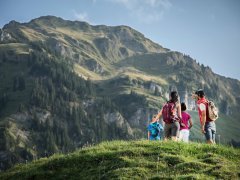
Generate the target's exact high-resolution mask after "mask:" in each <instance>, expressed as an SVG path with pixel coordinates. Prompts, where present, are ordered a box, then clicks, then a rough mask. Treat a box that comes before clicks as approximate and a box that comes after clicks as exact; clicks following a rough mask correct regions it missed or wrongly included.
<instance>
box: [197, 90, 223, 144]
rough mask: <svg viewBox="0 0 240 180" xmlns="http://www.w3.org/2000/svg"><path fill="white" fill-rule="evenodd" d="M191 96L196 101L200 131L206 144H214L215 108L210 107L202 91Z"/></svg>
mask: <svg viewBox="0 0 240 180" xmlns="http://www.w3.org/2000/svg"><path fill="white" fill-rule="evenodd" d="M192 96H193V98H194V99H196V100H197V106H198V114H199V119H200V124H201V131H202V133H203V134H204V135H205V138H206V141H207V143H208V144H215V137H216V124H215V120H216V119H217V118H218V112H217V110H216V108H215V106H212V102H210V101H208V100H207V99H206V98H205V93H204V91H203V90H202V89H199V90H198V91H196V92H195V93H194V94H193V95H192ZM213 114H214V115H215V116H213Z"/></svg>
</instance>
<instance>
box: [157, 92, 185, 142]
mask: <svg viewBox="0 0 240 180" xmlns="http://www.w3.org/2000/svg"><path fill="white" fill-rule="evenodd" d="M161 116H163V121H164V123H165V125H164V140H168V139H172V140H173V141H177V137H178V135H179V130H180V124H179V122H180V120H181V119H182V115H181V105H180V102H179V96H178V93H177V92H176V91H172V92H171V93H170V100H169V101H168V102H167V103H166V104H165V105H164V106H163V108H162V109H161V111H160V112H159V113H158V115H157V117H156V118H157V119H159V118H160V117H161Z"/></svg>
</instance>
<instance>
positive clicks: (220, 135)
mask: <svg viewBox="0 0 240 180" xmlns="http://www.w3.org/2000/svg"><path fill="white" fill-rule="evenodd" d="M220 137H221V135H220V134H219V135H218V144H220Z"/></svg>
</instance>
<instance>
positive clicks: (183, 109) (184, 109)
mask: <svg viewBox="0 0 240 180" xmlns="http://www.w3.org/2000/svg"><path fill="white" fill-rule="evenodd" d="M186 109H187V106H186V104H185V103H184V102H182V103H181V110H182V111H186Z"/></svg>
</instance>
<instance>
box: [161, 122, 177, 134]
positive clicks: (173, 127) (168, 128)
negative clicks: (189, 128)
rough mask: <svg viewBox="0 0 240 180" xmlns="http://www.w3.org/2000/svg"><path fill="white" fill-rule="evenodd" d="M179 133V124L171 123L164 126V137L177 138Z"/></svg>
mask: <svg viewBox="0 0 240 180" xmlns="http://www.w3.org/2000/svg"><path fill="white" fill-rule="evenodd" d="M179 131H180V124H179V122H173V123H170V124H165V126H164V137H165V138H171V137H173V136H176V137H177V136H178V135H179Z"/></svg>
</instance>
